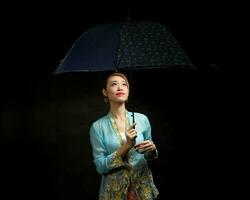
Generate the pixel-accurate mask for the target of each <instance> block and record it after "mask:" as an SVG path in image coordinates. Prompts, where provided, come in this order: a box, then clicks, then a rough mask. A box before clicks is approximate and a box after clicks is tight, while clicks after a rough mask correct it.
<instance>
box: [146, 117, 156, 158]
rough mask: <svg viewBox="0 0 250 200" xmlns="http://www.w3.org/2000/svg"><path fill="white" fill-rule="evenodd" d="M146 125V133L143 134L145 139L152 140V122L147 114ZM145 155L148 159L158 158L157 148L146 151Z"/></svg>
mask: <svg viewBox="0 0 250 200" xmlns="http://www.w3.org/2000/svg"><path fill="white" fill-rule="evenodd" d="M144 126H145V131H144V134H143V137H144V140H150V141H152V135H151V125H150V122H149V120H148V118H147V116H145V115H144ZM144 157H145V159H146V160H153V159H155V158H158V151H157V149H155V150H154V151H152V152H148V153H145V154H144Z"/></svg>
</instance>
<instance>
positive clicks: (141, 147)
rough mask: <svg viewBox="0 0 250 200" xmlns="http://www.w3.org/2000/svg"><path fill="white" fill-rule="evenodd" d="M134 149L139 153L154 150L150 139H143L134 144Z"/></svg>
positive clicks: (154, 147)
mask: <svg viewBox="0 0 250 200" xmlns="http://www.w3.org/2000/svg"><path fill="white" fill-rule="evenodd" d="M135 149H136V150H137V151H138V152H140V153H147V152H150V151H154V150H156V146H155V144H154V143H153V142H152V141H150V140H145V141H143V142H141V143H139V144H136V145H135Z"/></svg>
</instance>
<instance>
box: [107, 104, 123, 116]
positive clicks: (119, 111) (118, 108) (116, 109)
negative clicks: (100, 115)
mask: <svg viewBox="0 0 250 200" xmlns="http://www.w3.org/2000/svg"><path fill="white" fill-rule="evenodd" d="M110 112H111V114H112V115H113V117H114V119H122V120H124V119H126V108H125V105H124V104H121V105H117V104H113V105H110Z"/></svg>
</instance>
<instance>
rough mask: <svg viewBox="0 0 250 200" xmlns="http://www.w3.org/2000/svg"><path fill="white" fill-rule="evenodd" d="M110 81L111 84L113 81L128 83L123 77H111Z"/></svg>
mask: <svg viewBox="0 0 250 200" xmlns="http://www.w3.org/2000/svg"><path fill="white" fill-rule="evenodd" d="M108 81H110V82H113V81H121V82H122V81H124V82H126V80H125V79H124V78H123V77H121V76H111V77H109V79H108Z"/></svg>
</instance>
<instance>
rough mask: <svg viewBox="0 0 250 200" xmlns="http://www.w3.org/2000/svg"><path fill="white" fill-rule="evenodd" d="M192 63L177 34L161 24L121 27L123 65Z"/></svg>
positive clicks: (137, 23)
mask: <svg viewBox="0 0 250 200" xmlns="http://www.w3.org/2000/svg"><path fill="white" fill-rule="evenodd" d="M186 65H190V66H191V65H192V63H191V62H190V60H189V58H188V57H187V56H186V54H185V52H184V51H183V50H182V48H181V47H180V45H179V44H178V43H177V41H176V39H175V38H174V36H173V35H172V34H171V33H170V32H169V31H167V29H166V28H165V27H164V26H162V25H161V24H158V23H153V22H147V21H145V22H141V21H138V22H136V21H135V22H133V23H124V24H123V25H122V27H121V34H120V46H119V50H118V67H119V68H131V67H132V68H136V67H140V68H141V67H142V68H145V67H149V66H151V67H153V66H154V67H156V66H159V67H160V66H161V67H164V66H165V67H176V66H179V67H181V66H183V67H184V66H185V67H186Z"/></svg>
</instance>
